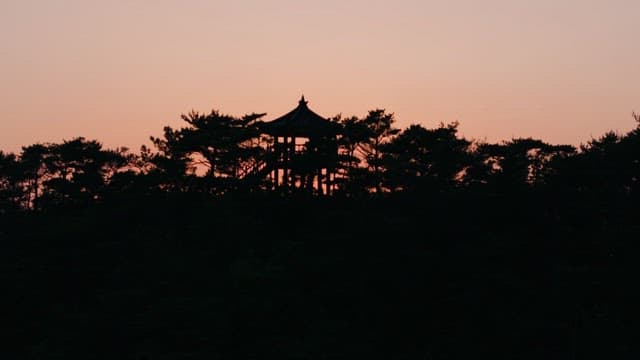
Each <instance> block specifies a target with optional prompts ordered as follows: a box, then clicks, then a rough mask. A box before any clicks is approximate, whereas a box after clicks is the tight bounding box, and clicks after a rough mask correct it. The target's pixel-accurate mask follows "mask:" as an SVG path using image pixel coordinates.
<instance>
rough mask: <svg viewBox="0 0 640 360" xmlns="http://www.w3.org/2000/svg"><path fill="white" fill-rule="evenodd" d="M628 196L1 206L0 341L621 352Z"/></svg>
mask: <svg viewBox="0 0 640 360" xmlns="http://www.w3.org/2000/svg"><path fill="white" fill-rule="evenodd" d="M637 204H638V202H637V201H636V200H634V199H628V198H625V199H622V200H620V199H612V198H610V197H607V198H605V197H598V196H592V197H590V198H581V197H577V196H576V197H571V196H558V195H554V196H549V195H546V196H545V195H538V194H533V193H527V194H520V195H513V194H512V195H509V196H499V195H486V194H482V195H480V194H457V195H421V196H415V197H407V198H402V197H395V198H388V199H363V200H354V199H351V200H345V199H342V200H340V199H324V200H318V199H316V200H309V199H307V200H304V199H268V198H260V199H257V198H256V199H246V198H245V199H222V200H221V199H217V200H215V199H202V198H195V197H186V196H183V197H179V196H173V197H156V198H144V199H125V200H123V199H120V200H119V201H114V202H112V203H108V204H102V205H95V206H92V207H91V208H88V209H82V210H80V209H75V210H73V209H67V210H59V211H50V212H45V213H37V214H14V215H10V214H5V215H0V226H1V227H0V240H1V241H0V283H1V284H2V296H1V303H0V305H2V310H3V313H4V314H3V315H2V321H1V322H2V325H1V329H2V332H3V333H4V334H2V338H3V339H8V340H9V344H8V345H5V346H3V347H2V348H1V349H0V353H4V355H3V356H2V358H5V359H10V358H12V359H70V358H82V359H271V358H274V359H356V358H363V359H367V358H368V359H473V358H487V359H510V360H511V359H603V358H610V359H637V358H638V355H640V346H639V345H638V341H637V333H638V325H637V323H636V322H635V321H634V320H633V319H635V318H637V316H638V312H639V311H638V306H639V305H638V300H639V298H638V296H637V287H638V285H637V283H638V275H639V274H640V271H639V265H638V258H639V257H638V256H639V255H640V244H639V243H638V240H639V239H640V236H638V235H639V234H640V223H639V222H638V219H639V217H638V215H640V211H639V210H638V209H639V207H638V205H637Z"/></svg>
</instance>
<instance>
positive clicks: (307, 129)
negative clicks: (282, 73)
mask: <svg viewBox="0 0 640 360" xmlns="http://www.w3.org/2000/svg"><path fill="white" fill-rule="evenodd" d="M307 104H308V102H307V100H305V98H304V95H302V97H301V98H300V101H299V102H298V106H297V107H296V108H295V109H293V110H291V111H290V112H288V113H286V114H284V115H282V116H280V117H278V118H276V119H274V120H272V121H268V122H265V123H262V125H261V126H260V131H261V132H262V133H263V134H265V135H268V136H269V139H270V141H269V144H270V145H269V146H268V148H267V152H268V153H267V156H266V157H265V161H263V162H262V163H260V164H258V166H257V167H256V168H255V169H254V170H253V171H252V172H251V173H249V174H247V175H248V176H250V177H254V178H263V179H264V178H265V177H267V179H268V182H267V183H268V184H269V186H270V187H271V188H272V189H274V190H282V191H284V192H291V191H295V190H303V191H307V192H310V193H313V194H316V195H330V194H331V193H332V192H333V191H334V190H335V178H336V164H337V160H338V146H337V142H336V138H337V135H338V134H339V133H340V128H341V127H340V126H339V125H338V124H337V123H334V122H331V121H329V120H328V119H326V118H324V117H322V116H320V115H318V114H316V113H315V112H314V111H312V110H311V109H310V108H309V106H308V105H307Z"/></svg>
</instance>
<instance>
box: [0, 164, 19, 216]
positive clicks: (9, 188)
mask: <svg viewBox="0 0 640 360" xmlns="http://www.w3.org/2000/svg"><path fill="white" fill-rule="evenodd" d="M18 165H19V163H18V158H17V157H16V155H15V154H12V153H4V152H2V151H0V213H2V212H6V211H10V210H17V209H18V208H19V207H20V196H21V190H22V189H21V187H20V182H19V179H20V169H19V166H18Z"/></svg>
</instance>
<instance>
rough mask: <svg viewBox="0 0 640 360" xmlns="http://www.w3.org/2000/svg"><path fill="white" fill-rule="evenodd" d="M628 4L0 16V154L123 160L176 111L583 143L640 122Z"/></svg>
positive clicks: (636, 9) (154, 5) (44, 3)
mask: <svg viewBox="0 0 640 360" xmlns="http://www.w3.org/2000/svg"><path fill="white" fill-rule="evenodd" d="M639 35H640V1H638V0H607V1H604V0H602V1H600V0H580V1H578V0H537V1H531V0H527V1H520V0H482V1H480V0H447V1H429V0H421V1H417V0H416V1H413V0H395V1H377V0H367V1H361V0H323V1H315V2H311V1H300V0H298V1H293V0H276V1H266V0H261V1H259V0H233V1H227V0H206V1H205V0H145V1H141V0H110V1H105V0H101V1H95V0H40V1H36V0H0V45H1V46H0V99H1V100H0V150H5V151H19V150H20V147H21V146H23V145H29V144H33V143H36V142H59V141H62V140H63V139H70V138H72V137H75V136H84V137H86V138H89V139H97V140H99V141H101V142H103V143H104V144H105V146H107V147H115V146H128V147H130V148H132V150H134V151H137V149H138V148H139V146H140V145H142V144H148V137H149V136H150V135H155V136H157V135H160V134H161V133H162V127H163V126H165V125H171V126H182V124H181V121H180V114H182V113H186V112H188V111H190V110H191V109H194V110H198V111H201V112H208V111H209V110H211V109H217V110H220V111H222V112H223V113H228V114H232V115H243V114H246V113H251V112H266V113H268V116H267V117H266V119H267V120H270V119H273V118H275V117H277V116H280V115H282V114H284V113H285V112H287V111H289V110H291V109H292V108H294V107H295V106H296V105H297V101H298V99H299V98H300V95H301V94H302V93H304V95H305V97H306V98H307V99H308V100H309V106H310V107H311V108H312V109H313V110H314V111H316V112H317V113H319V114H321V115H324V116H327V117H329V116H333V115H336V114H338V113H342V114H343V115H345V116H350V115H357V116H364V115H365V114H366V112H367V111H368V110H370V109H374V108H384V109H386V110H387V111H389V112H393V113H395V114H396V118H397V121H398V122H397V125H398V126H399V127H401V128H404V127H406V126H408V125H410V124H414V123H419V124H422V125H424V126H426V127H435V126H437V124H438V123H440V122H445V123H447V122H452V121H456V120H457V121H459V122H460V131H461V133H462V135H464V136H466V137H467V138H470V139H483V140H487V141H500V140H508V139H510V138H512V137H528V136H532V137H535V138H541V139H543V140H546V141H549V142H552V143H570V144H574V145H577V144H580V143H584V142H586V141H588V140H589V139H591V138H592V137H597V136H600V135H602V134H603V133H604V132H606V131H607V130H616V131H619V132H626V131H628V130H630V129H632V128H633V127H634V126H635V123H634V121H633V118H632V117H631V112H632V111H634V110H635V111H636V112H640V39H639Z"/></svg>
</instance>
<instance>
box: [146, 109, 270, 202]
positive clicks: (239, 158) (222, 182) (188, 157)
mask: <svg viewBox="0 0 640 360" xmlns="http://www.w3.org/2000/svg"><path fill="white" fill-rule="evenodd" d="M264 115H265V114H250V115H246V116H244V117H242V118H235V117H232V116H229V115H223V114H220V113H219V112H217V111H215V110H213V111H211V113H209V114H206V115H205V114H200V113H198V112H195V111H192V112H190V113H189V114H186V115H182V116H181V117H182V120H184V121H185V122H186V123H187V124H189V126H187V127H183V128H181V129H179V130H174V129H172V128H171V127H165V129H164V138H162V139H161V138H154V137H152V138H151V139H152V141H153V143H154V144H155V146H156V147H157V148H158V149H159V150H160V151H161V153H162V155H163V156H164V159H163V160H164V161H166V162H167V163H168V164H165V166H158V167H159V168H167V166H166V165H169V164H174V166H175V168H174V169H173V171H175V172H180V171H184V172H186V173H190V174H195V173H196V171H197V170H198V169H204V171H205V179H206V180H208V181H209V182H210V184H211V190H212V191H214V192H217V193H221V192H225V191H228V190H231V189H237V186H238V182H239V180H240V178H241V177H242V176H243V175H245V174H247V173H248V172H249V170H250V169H251V168H252V167H254V166H255V165H256V164H257V163H258V162H259V161H261V158H262V156H263V155H264V148H263V147H262V146H260V145H261V144H260V139H259V131H258V128H257V126H256V124H257V123H258V121H259V119H260V118H262V117H263V116H264ZM160 160H162V159H160V158H158V159H155V162H157V163H159V162H161V161H160Z"/></svg>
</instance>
